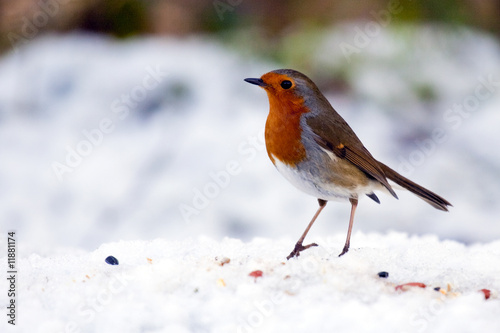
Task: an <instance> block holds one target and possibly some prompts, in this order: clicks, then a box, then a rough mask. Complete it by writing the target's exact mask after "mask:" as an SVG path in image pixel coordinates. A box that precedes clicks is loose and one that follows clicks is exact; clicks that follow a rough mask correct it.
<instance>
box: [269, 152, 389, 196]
mask: <svg viewBox="0 0 500 333" xmlns="http://www.w3.org/2000/svg"><path fill="white" fill-rule="evenodd" d="M330 157H331V158H332V156H330ZM333 158H334V157H333ZM274 160H275V166H276V168H277V169H278V171H279V172H280V173H281V174H282V175H283V176H284V177H285V178H286V179H287V180H288V181H289V182H290V183H292V184H293V185H294V186H295V187H296V188H298V189H299V190H301V191H302V192H305V193H307V194H309V195H312V196H314V197H316V198H318V199H323V200H327V201H330V200H333V201H345V200H348V199H349V198H359V197H361V196H362V195H364V194H367V193H373V190H374V189H379V186H377V185H378V184H376V183H370V184H369V185H368V186H357V187H355V188H351V189H348V188H345V187H340V186H338V185H336V184H334V183H326V182H324V181H322V180H321V179H318V178H316V177H314V176H313V175H311V174H310V173H308V174H305V173H304V172H301V171H299V170H298V169H297V168H294V167H290V166H289V165H287V164H285V163H282V162H281V161H280V160H279V159H277V158H275V159H274Z"/></svg>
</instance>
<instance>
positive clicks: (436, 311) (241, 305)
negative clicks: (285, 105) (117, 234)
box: [12, 233, 500, 333]
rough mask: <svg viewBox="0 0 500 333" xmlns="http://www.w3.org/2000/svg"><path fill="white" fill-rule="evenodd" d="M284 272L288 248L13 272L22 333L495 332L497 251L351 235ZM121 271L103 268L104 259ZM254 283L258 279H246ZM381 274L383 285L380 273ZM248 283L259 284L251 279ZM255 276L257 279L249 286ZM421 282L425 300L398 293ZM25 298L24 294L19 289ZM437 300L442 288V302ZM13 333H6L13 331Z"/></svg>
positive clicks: (165, 250)
mask: <svg viewBox="0 0 500 333" xmlns="http://www.w3.org/2000/svg"><path fill="white" fill-rule="evenodd" d="M355 238H356V241H357V246H359V247H360V248H359V249H357V248H356V249H353V250H352V251H351V252H349V253H348V254H347V255H345V256H344V257H341V258H338V257H337V255H336V254H337V253H338V252H339V249H341V246H342V242H343V240H344V239H343V236H341V235H336V236H332V237H325V238H322V239H320V242H321V244H322V245H328V244H329V245H331V247H323V246H321V247H318V248H315V249H312V250H309V251H308V252H304V253H303V254H302V255H301V257H300V259H298V260H290V261H288V262H286V260H284V254H285V253H287V252H288V251H289V250H290V245H291V242H292V241H293V240H292V239H279V240H270V239H255V240H253V241H251V242H249V243H244V242H242V241H240V240H237V239H224V240H223V241H222V242H218V241H214V240H211V239H207V238H196V239H189V240H179V241H166V240H163V239H157V240H154V241H127V242H125V241H124V242H117V243H108V244H104V245H102V246H101V247H99V248H98V249H97V250H95V251H93V252H90V253H89V252H80V253H72V254H61V255H56V256H53V257H43V256H39V255H37V254H32V255H30V256H27V257H25V258H23V259H22V260H21V263H20V268H19V270H20V272H22V273H21V274H22V284H23V285H24V286H26V287H24V288H22V290H21V295H22V298H21V301H20V302H19V307H20V310H19V323H21V324H20V326H19V328H20V329H22V332H47V333H49V332H50V333H53V332H380V331H381V330H383V331H385V332H498V331H499V330H500V320H498V318H499V312H500V310H499V305H500V301H499V300H498V298H497V297H498V295H497V294H492V295H491V296H490V299H489V300H485V295H484V293H483V292H481V291H480V290H481V289H488V288H496V290H498V287H499V286H500V275H499V274H498V267H500V242H499V241H497V242H494V243H489V244H481V245H474V246H465V245H463V244H460V243H457V242H453V241H443V242H440V241H439V240H438V239H437V237H434V236H426V237H421V238H419V237H408V236H406V235H405V234H403V233H390V234H388V235H385V236H383V235H380V234H370V235H364V234H362V233H356V234H355ZM109 255H114V256H115V257H116V258H117V259H118V260H119V262H120V264H119V265H118V266H110V265H108V264H106V263H105V262H104V259H105V258H106V257H107V256H109ZM256 271H261V272H262V276H260V277H255V276H251V275H250V274H251V273H252V272H256ZM382 271H385V272H388V273H389V276H388V278H380V277H379V276H378V273H379V272H382ZM254 275H256V273H254ZM257 275H258V274H257ZM408 282H420V283H423V284H425V288H421V287H407V289H408V290H406V291H401V290H397V288H396V287H397V286H398V285H401V284H404V283H408ZM27 286H29V287H27ZM435 288H440V289H439V291H438V290H435ZM12 331H13V332H14V330H12Z"/></svg>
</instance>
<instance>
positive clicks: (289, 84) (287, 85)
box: [280, 80, 292, 89]
mask: <svg viewBox="0 0 500 333" xmlns="http://www.w3.org/2000/svg"><path fill="white" fill-rule="evenodd" d="M280 85H281V88H283V89H290V88H291V87H292V82H291V81H288V80H284V81H281V84H280Z"/></svg>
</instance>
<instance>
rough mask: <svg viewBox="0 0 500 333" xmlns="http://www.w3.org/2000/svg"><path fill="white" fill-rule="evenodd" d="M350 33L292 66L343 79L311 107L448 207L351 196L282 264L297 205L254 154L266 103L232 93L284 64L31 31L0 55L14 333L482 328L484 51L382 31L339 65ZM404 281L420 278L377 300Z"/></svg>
mask: <svg viewBox="0 0 500 333" xmlns="http://www.w3.org/2000/svg"><path fill="white" fill-rule="evenodd" d="M348 28H349V27H336V28H335V29H333V30H331V31H327V32H325V34H324V36H322V37H321V38H319V39H315V43H317V45H316V49H313V50H312V51H313V55H314V60H315V61H313V62H312V64H314V65H313V66H312V67H310V68H309V70H308V69H303V68H296V69H298V70H301V71H304V72H305V73H306V74H309V76H311V77H312V78H313V79H316V76H318V77H320V76H321V75H330V73H332V75H334V73H338V72H340V71H342V73H343V75H344V78H345V79H346V80H347V82H348V83H349V85H350V87H351V88H352V90H350V91H347V92H341V93H340V92H335V91H333V92H332V91H326V93H327V97H328V98H329V99H330V101H332V104H333V106H334V107H335V108H336V109H337V111H339V113H340V114H341V115H342V116H343V117H344V118H345V119H346V120H347V121H348V122H349V124H350V125H351V127H353V129H354V130H355V131H356V133H357V134H358V136H359V137H360V138H361V139H362V141H363V142H364V143H365V145H366V146H367V148H368V149H369V150H370V151H371V152H372V154H373V155H374V156H375V157H376V158H378V159H380V160H381V161H383V162H385V163H386V164H388V165H389V166H392V167H393V168H395V169H396V170H398V171H400V172H401V173H403V174H404V175H406V176H408V177H410V178H411V179H413V180H415V181H416V182H418V183H420V184H422V185H423V186H425V187H428V188H430V189H431V190H433V191H435V192H437V193H438V194H440V195H442V196H443V197H444V198H446V199H448V200H449V201H450V202H451V203H452V204H453V206H454V207H452V208H451V209H450V212H449V213H443V212H440V211H437V210H435V209H433V208H432V207H430V206H429V205H427V204H426V203H425V202H423V201H421V200H419V199H418V198H416V197H415V196H413V195H412V194H410V193H406V192H398V196H399V198H400V199H399V200H395V199H393V198H391V197H389V196H382V195H380V196H379V198H380V199H381V205H377V204H376V203H374V202H372V201H371V200H361V201H360V204H359V207H358V210H357V213H356V219H355V224H354V233H353V237H352V240H351V251H350V252H349V253H348V254H347V255H345V256H344V257H341V258H338V257H337V254H338V253H339V252H340V251H341V249H342V246H343V242H344V240H345V232H346V230H347V223H348V217H349V205H348V204H342V203H335V202H332V203H329V204H328V205H327V207H326V208H325V209H324V210H323V212H322V214H321V216H320V217H319V218H318V220H317V222H316V224H315V225H314V226H313V228H312V229H311V231H310V233H309V235H308V237H307V239H306V242H307V241H310V242H316V243H318V244H319V245H320V246H319V247H318V248H313V249H309V250H307V251H306V252H304V253H303V255H301V256H300V258H298V259H294V260H290V261H285V257H286V255H288V253H289V252H290V251H291V250H292V247H293V245H294V244H295V241H296V240H297V238H298V237H299V236H300V234H301V233H302V231H303V230H304V228H305V227H306V224H307V222H308V221H309V219H310V218H311V216H312V215H313V214H314V212H315V211H316V209H317V202H316V200H315V199H314V198H312V197H309V196H307V195H306V194H303V193H300V192H299V191H297V190H295V188H293V187H292V186H291V185H290V184H289V183H287V181H286V180H285V179H283V178H282V177H281V176H280V175H279V174H278V172H276V170H275V169H274V168H273V166H272V164H271V163H270V162H269V159H268V157H267V154H266V152H265V147H264V144H263V126H264V123H265V118H266V115H267V108H268V102H267V97H266V96H265V93H264V92H263V91H262V90H260V89H258V88H257V87H254V86H250V85H248V84H247V83H245V82H244V81H243V78H246V77H258V76H260V75H261V74H263V73H265V72H267V71H269V70H272V69H276V68H279V67H283V65H277V64H271V63H266V62H263V61H260V60H256V59H255V58H252V57H251V56H248V55H245V56H244V55H241V54H239V53H237V52H235V51H231V50H229V49H228V48H226V47H225V46H224V45H221V44H220V43H218V42H217V41H214V40H210V39H208V38H206V37H193V38H189V39H182V40H180V39H179V40H177V39H170V38H164V39H158V38H140V39H131V40H127V41H116V40H113V39H110V38H106V37H102V36H88V35H79V34H76V35H63V36H56V35H54V36H50V35H49V36H43V37H41V38H39V39H36V40H34V41H32V42H30V43H29V44H27V45H24V46H22V47H19V48H18V49H17V50H13V51H12V52H11V53H9V54H7V55H5V56H4V57H3V58H1V59H0V73H1V75H0V152H1V153H0V156H1V159H2V163H0V220H2V228H1V229H0V231H1V232H2V233H3V234H5V233H6V232H7V230H15V231H16V235H17V253H18V264H19V284H18V288H19V297H18V301H19V318H18V320H19V326H18V328H19V330H20V331H23V332H35V331H36V332H129V331H130V332H138V331H139V332H142V331H144V332H155V331H157V332H167V331H168V332H204V331H207V332H209V331H210V332H227V331H232V332H234V331H238V330H239V331H241V332H252V331H255V332H267V331H269V332H271V331H278V330H279V331H282V330H283V331H285V330H289V331H299V332H301V331H302V332H305V331H333V330H337V331H347V330H348V331H375V330H377V331H379V330H380V328H384V329H385V330H386V331H388V332H444V331H446V332H448V331H453V330H455V331H457V332H467V331H471V330H472V329H474V330H479V331H484V332H498V331H499V330H498V329H499V325H500V324H499V321H498V320H497V319H496V318H498V315H499V314H498V305H499V304H498V290H499V280H498V279H499V278H498V276H500V274H498V273H499V267H500V265H499V263H498V260H499V259H498V258H499V253H500V243H499V242H498V240H499V239H500V226H499V224H498V216H499V214H500V205H498V199H497V198H499V197H500V187H499V186H498V184H499V174H500V156H499V155H498V154H497V153H495V147H497V146H498V144H499V143H500V139H499V136H498V129H497V127H498V126H497V124H498V120H499V113H498V107H499V106H500V95H499V94H498V86H499V83H498V81H499V80H500V63H499V62H498V55H499V54H500V47H499V45H498V43H497V42H496V41H495V40H494V39H492V38H490V37H489V36H487V35H484V34H481V33H479V32H476V31H470V30H465V29H464V30H450V29H446V28H442V27H432V29H431V28H427V27H418V26H416V27H415V26H414V27H408V28H406V29H407V30H406V31H403V33H401V32H400V33H398V32H397V31H392V30H390V29H386V30H383V31H382V32H381V34H380V36H378V37H376V38H374V39H373V40H372V41H371V43H370V45H369V46H367V47H366V48H364V49H363V52H361V53H360V54H359V55H356V57H354V58H353V59H352V62H351V63H350V64H349V65H346V63H345V60H343V55H342V52H341V51H340V50H339V49H338V46H336V45H338V43H339V41H342V40H344V41H347V42H349V41H351V42H352V33H351V34H349V33H346V29H347V31H351V32H352V31H353V30H352V28H351V29H350V30H349V29H348ZM318 40H319V42H318ZM443 41H446V42H443ZM315 66H316V67H315ZM339 67H343V68H339ZM488 82H490V83H488ZM415 87H417V88H418V89H414V88H415ZM419 89H422V91H426V92H430V93H429V94H427V93H426V94H425V96H427V95H428V96H430V97H429V99H428V100H426V101H425V102H421V100H422V99H421V98H420V96H418V94H416V93H415V91H419ZM478 91H479V94H478ZM476 102H477V103H476ZM474 103H476V104H474ZM460 108H461V109H460ZM61 166H62V169H61ZM259 237H263V238H259ZM5 238H6V237H4V236H1V237H0V239H2V242H3V239H5ZM1 244H4V243H0V245H1ZM1 246H2V248H6V246H4V245H1ZM4 253H5V252H4V251H3V250H2V252H0V261H1V262H5V261H6V258H5V254H4ZM109 255H113V256H115V257H116V258H117V259H118V260H119V262H120V264H119V265H118V266H110V265H108V264H106V263H105V258H106V257H107V256H109ZM148 258H149V259H151V260H148ZM223 258H229V259H230V262H229V263H228V264H225V265H223V266H220V261H221V260H222V259H223ZM283 263H284V264H283ZM255 270H262V272H263V276H262V277H259V278H253V277H250V276H249V273H251V272H252V271H255ZM380 271H387V272H389V274H390V275H389V278H388V279H381V278H379V277H378V276H377V273H378V272H380ZM0 281H1V282H0V290H7V281H6V280H5V279H1V280H0ZM407 282H422V283H425V284H426V285H427V287H426V288H425V289H420V288H412V289H411V290H408V291H406V292H396V291H395V286H396V285H398V284H403V283H407ZM448 284H449V285H450V290H449V291H448V289H447V288H448ZM434 287H441V288H444V289H443V292H444V291H446V293H445V294H443V293H440V292H438V291H435V290H433V288H434ZM480 289H490V290H491V291H492V297H491V298H490V299H488V300H485V299H484V295H483V294H482V293H480V292H479V291H478V290H480ZM2 293H3V292H2ZM106 297H107V298H106ZM273 300H274V302H273ZM6 302H7V300H6V298H5V297H0V307H1V308H3V309H5V307H6V304H7V303H6ZM270 302H271V303H272V305H270V304H271V303H270ZM96 304H97V305H96ZM4 323H5V320H4V321H3V323H2V325H4ZM5 325H6V324H5ZM68 325H69V326H68ZM472 325H474V326H472ZM8 329H9V330H12V327H10V325H9V327H8ZM2 331H4V329H3V328H2Z"/></svg>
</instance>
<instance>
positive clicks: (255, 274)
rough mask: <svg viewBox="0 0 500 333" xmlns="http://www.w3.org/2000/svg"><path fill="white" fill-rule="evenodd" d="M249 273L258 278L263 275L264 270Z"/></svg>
mask: <svg viewBox="0 0 500 333" xmlns="http://www.w3.org/2000/svg"><path fill="white" fill-rule="evenodd" d="M248 275H250V276H253V277H254V278H258V277H261V276H262V271H261V270H257V271H253V272H252V273H250V274H248Z"/></svg>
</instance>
